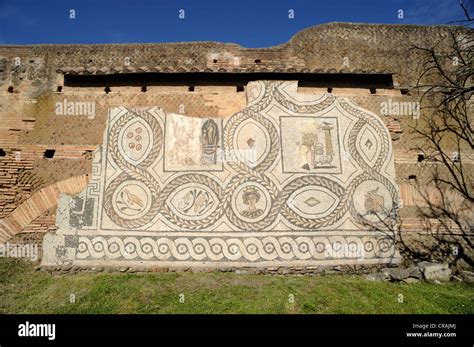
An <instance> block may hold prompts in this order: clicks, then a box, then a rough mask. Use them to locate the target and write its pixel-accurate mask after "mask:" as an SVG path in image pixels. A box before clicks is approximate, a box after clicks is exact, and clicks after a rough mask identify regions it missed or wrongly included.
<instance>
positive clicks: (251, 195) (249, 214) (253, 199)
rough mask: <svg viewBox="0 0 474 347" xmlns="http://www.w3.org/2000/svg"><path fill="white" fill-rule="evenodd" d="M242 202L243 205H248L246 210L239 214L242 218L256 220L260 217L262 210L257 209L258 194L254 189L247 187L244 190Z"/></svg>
mask: <svg viewBox="0 0 474 347" xmlns="http://www.w3.org/2000/svg"><path fill="white" fill-rule="evenodd" d="M242 200H243V203H244V205H248V208H247V209H246V210H244V211H242V212H241V214H242V216H244V217H246V218H257V217H259V216H261V215H262V213H263V210H262V209H259V208H257V202H258V201H259V200H260V193H259V192H258V191H257V190H256V189H255V188H254V187H248V188H246V189H245V190H244V194H243V195H242Z"/></svg>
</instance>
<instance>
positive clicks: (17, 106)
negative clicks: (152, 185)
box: [0, 23, 474, 238]
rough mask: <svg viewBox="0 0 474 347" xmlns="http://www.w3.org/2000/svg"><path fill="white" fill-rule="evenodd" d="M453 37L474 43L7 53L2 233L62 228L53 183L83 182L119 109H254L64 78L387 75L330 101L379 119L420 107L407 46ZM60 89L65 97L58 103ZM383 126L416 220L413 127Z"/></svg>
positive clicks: (321, 40)
mask: <svg viewBox="0 0 474 347" xmlns="http://www.w3.org/2000/svg"><path fill="white" fill-rule="evenodd" d="M450 30H458V33H459V34H462V35H470V34H472V32H470V31H469V29H453V28H452V27H444V26H413V25H372V24H371V25H367V24H351V23H329V24H325V25H318V26H315V27H311V28H308V29H305V30H303V31H301V32H299V33H297V34H296V35H295V36H294V37H293V38H292V39H291V40H290V41H289V42H288V43H285V44H282V45H279V46H276V47H271V48H265V49H248V48H243V47H240V46H238V45H235V44H222V43H215V42H200V43H172V44H133V45H37V46H1V47H0V149H1V150H2V151H1V152H0V220H1V222H0V223H2V224H3V225H4V228H5V230H4V231H3V235H4V237H5V238H7V237H11V236H12V235H14V234H21V233H29V234H32V233H37V232H38V233H43V232H46V231H49V230H53V229H54V228H55V223H54V214H55V202H54V201H57V196H56V193H57V192H58V191H59V190H58V189H59V188H58V186H57V182H63V181H64V182H67V180H68V179H76V178H75V177H87V176H86V175H89V174H90V173H91V170H92V163H91V160H92V157H91V153H92V151H94V150H95V149H96V148H97V146H98V145H100V144H101V143H102V136H103V133H104V129H105V125H106V117H107V110H108V109H110V108H113V107H116V106H119V105H122V106H125V107H136V106H141V107H152V106H156V105H159V106H160V107H162V108H163V110H164V111H165V112H170V113H182V114H186V115H189V116H194V117H209V116H213V117H222V118H224V117H227V116H229V115H231V114H233V113H235V112H237V111H239V110H241V109H243V108H244V107H245V106H246V104H247V100H246V98H245V93H239V92H236V90H235V87H232V86H219V85H214V86H213V85H210V86H197V87H196V89H195V91H194V92H190V91H188V88H187V86H149V87H148V89H147V91H146V93H144V92H142V91H141V90H140V87H131V86H123V87H112V92H111V93H109V94H105V93H104V89H103V87H80V88H79V87H67V86H64V74H65V73H68V74H79V75H81V74H82V75H87V74H98V75H99V74H120V73H133V72H178V73H179V72H208V73H213V72H225V73H235V72H240V73H256V72H277V73H278V72H285V73H288V72H289V73H292V72H300V73H309V72H319V73H359V74H370V73H372V74H373V73H388V74H392V76H393V81H394V88H393V89H385V90H383V89H378V90H377V93H376V94H375V95H372V94H371V93H370V91H369V90H368V89H360V88H357V85H354V86H353V87H350V88H337V87H335V88H333V91H332V93H333V94H334V95H341V96H349V97H350V98H351V100H353V101H354V102H355V103H357V104H358V105H360V106H362V107H364V108H365V109H367V110H369V111H372V112H374V113H376V114H379V115H380V104H381V102H384V101H387V100H389V99H391V100H394V101H417V100H418V98H417V96H416V95H414V94H412V95H409V94H410V93H409V94H406V93H403V95H402V93H401V91H402V90H405V89H408V90H410V91H411V90H412V87H413V86H414V85H415V83H416V78H417V77H418V74H419V68H420V67H419V66H417V65H416V61H417V58H418V57H417V55H416V53H414V52H413V50H412V49H411V47H412V46H413V45H424V46H430V45H433V44H434V43H435V42H437V41H438V40H440V39H442V38H444V37H446V35H447V34H448V33H449V31H450ZM17 58H19V64H17V63H18V60H17ZM346 61H347V62H348V64H345V63H344V62H346ZM125 62H127V63H125ZM58 86H62V87H63V88H62V90H61V92H58V89H57V87H58ZM328 87H330V86H328ZM325 91H326V89H325V88H319V89H318V88H310V87H302V88H299V90H298V92H299V93H321V92H325ZM64 99H67V100H69V101H89V102H94V103H95V105H96V110H95V113H96V114H95V117H93V118H92V119H90V118H88V117H84V116H64V115H57V114H55V105H56V103H57V102H58V101H59V102H62V101H63V100H64ZM183 107H184V110H183ZM383 120H384V122H385V123H386V125H387V127H388V129H389V130H390V132H391V136H392V140H393V150H394V157H395V172H396V177H395V179H396V182H397V184H398V185H399V187H400V194H401V197H402V201H403V206H404V207H402V209H401V215H406V216H407V218H413V217H414V216H412V214H411V210H413V209H410V206H415V205H419V204H421V200H420V198H419V196H417V193H416V189H415V188H414V185H413V182H412V180H410V179H409V177H413V176H416V179H417V183H418V184H421V185H425V184H427V183H428V182H429V180H430V175H431V173H430V172H431V168H430V165H429V164H425V163H419V162H418V161H417V155H418V153H417V152H416V151H414V150H413V148H414V147H415V144H416V141H415V140H414V139H413V137H412V135H411V134H410V133H409V129H410V127H411V126H413V124H414V123H413V122H414V120H413V119H412V117H397V118H394V117H383ZM46 150H54V151H55V153H54V157H53V158H52V159H48V158H45V157H44V154H45V151H46ZM465 158H467V159H468V160H466V165H467V167H468V168H469V167H472V153H466V154H465ZM470 172H474V171H473V170H470ZM71 182H75V181H71ZM78 184H79V183H78ZM78 191H80V189H79V190H77V192H78ZM46 193H48V194H47V195H44V194H46ZM46 196H49V199H48V198H46ZM40 197H45V199H46V200H45V201H47V203H46V204H43V203H41V201H43V200H42V199H43V198H41V199H40ZM38 199H40V200H38ZM33 201H36V202H35V203H33ZM37 203H39V205H37ZM50 203H51V204H50ZM26 211H29V212H28V213H27V212H26ZM408 224H409V225H411V226H412V227H410V228H407V230H412V231H413V232H414V230H416V229H417V228H418V227H416V226H420V224H419V223H418V224H417V222H416V219H413V220H410V223H408ZM408 224H407V225H408ZM20 238H21V237H20Z"/></svg>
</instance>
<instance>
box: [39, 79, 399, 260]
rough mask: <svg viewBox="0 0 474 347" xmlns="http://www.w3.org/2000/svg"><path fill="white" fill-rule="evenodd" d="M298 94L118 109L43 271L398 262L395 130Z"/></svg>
mask: <svg viewBox="0 0 474 347" xmlns="http://www.w3.org/2000/svg"><path fill="white" fill-rule="evenodd" d="M296 90H297V82H280V81H271V82H270V81H268V82H267V81H258V82H252V83H250V84H249V85H248V86H247V99H248V105H247V108H245V109H243V110H242V111H240V112H238V113H236V114H234V115H232V116H231V117H229V118H225V119H220V118H205V119H203V118H191V117H186V116H183V115H177V114H165V113H164V112H163V111H162V110H161V109H160V108H159V107H155V108H149V109H127V108H124V107H116V108H112V109H110V110H109V114H108V124H107V129H106V132H105V134H104V142H103V145H102V146H101V147H100V148H99V149H98V150H97V151H96V152H95V154H94V163H93V174H92V180H91V182H90V183H89V185H88V187H87V189H86V190H85V191H83V192H82V193H81V194H79V195H77V196H74V197H70V196H66V195H64V196H62V197H61V201H60V206H59V207H58V213H57V216H58V217H57V225H58V227H59V230H58V231H56V233H54V234H53V233H50V234H47V235H46V236H45V240H44V256H43V265H71V264H75V265H90V266H96V265H111V266H115V265H117V266H122V265H129V266H134V265H136V266H144V267H147V266H150V267H156V266H167V267H169V266H175V267H180V266H196V267H199V266H206V267H219V268H221V267H244V266H245V267H247V266H258V267H261V266H264V267H265V266H315V265H340V264H373V263H388V262H397V261H398V260H399V255H398V253H397V252H396V250H395V247H394V237H395V235H394V233H393V232H392V231H391V230H393V226H392V221H393V220H394V218H393V217H394V216H396V213H397V207H398V201H399V193H398V188H397V186H396V184H395V182H394V164H393V153H392V146H391V138H390V135H389V132H388V130H387V128H386V126H385V125H384V123H383V122H382V121H381V120H380V119H379V118H378V117H377V116H376V115H375V114H373V113H370V112H368V111H365V110H363V109H361V108H359V107H358V106H357V105H355V104H354V103H352V102H351V101H350V100H348V99H347V98H343V97H335V96H333V95H332V94H324V95H314V94H304V95H303V94H298V93H297V92H296Z"/></svg>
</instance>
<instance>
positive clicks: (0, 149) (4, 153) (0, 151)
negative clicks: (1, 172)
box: [0, 148, 7, 157]
mask: <svg viewBox="0 0 474 347" xmlns="http://www.w3.org/2000/svg"><path fill="white" fill-rule="evenodd" d="M6 155H7V153H6V152H5V151H4V150H3V148H0V157H4V156H6Z"/></svg>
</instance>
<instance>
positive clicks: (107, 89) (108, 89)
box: [104, 86, 112, 94]
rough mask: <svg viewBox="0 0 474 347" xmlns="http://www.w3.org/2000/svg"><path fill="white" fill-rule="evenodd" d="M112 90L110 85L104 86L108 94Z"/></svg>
mask: <svg viewBox="0 0 474 347" xmlns="http://www.w3.org/2000/svg"><path fill="white" fill-rule="evenodd" d="M111 91H112V89H110V87H108V86H107V87H105V88H104V92H105V93H106V94H109V93H110V92H111Z"/></svg>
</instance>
